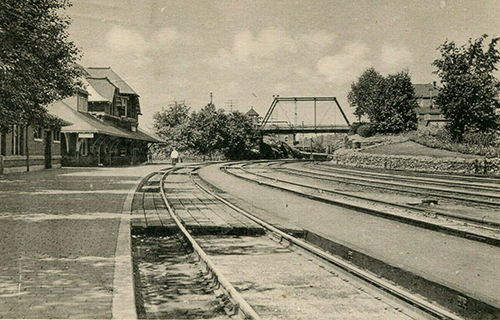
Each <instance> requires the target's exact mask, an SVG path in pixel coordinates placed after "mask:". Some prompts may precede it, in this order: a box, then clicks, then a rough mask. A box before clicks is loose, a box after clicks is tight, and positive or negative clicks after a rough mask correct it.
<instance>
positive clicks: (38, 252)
mask: <svg viewBox="0 0 500 320" xmlns="http://www.w3.org/2000/svg"><path fill="white" fill-rule="evenodd" d="M161 167H164V166H142V167H133V168H83V169H82V168H80V169H76V168H75V169H68V168H63V169H55V170H45V171H38V172H31V173H21V174H10V175H5V176H2V177H0V234H1V235H2V240H1V241H0V256H1V257H2V259H0V318H87V319H88V318H111V317H112V298H113V277H114V260H115V259H114V258H115V250H116V244H117V243H116V242H117V234H118V227H119V223H120V217H121V214H122V208H123V203H124V201H125V198H126V197H127V194H128V192H129V190H130V189H131V188H132V187H134V186H135V185H136V183H137V182H138V181H139V180H140V179H141V178H142V177H144V176H145V175H147V174H148V173H149V172H152V171H154V170H158V169H159V168H161Z"/></svg>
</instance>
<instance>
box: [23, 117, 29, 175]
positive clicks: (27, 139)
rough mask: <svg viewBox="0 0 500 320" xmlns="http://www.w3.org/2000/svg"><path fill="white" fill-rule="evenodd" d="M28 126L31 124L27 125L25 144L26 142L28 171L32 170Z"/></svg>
mask: <svg viewBox="0 0 500 320" xmlns="http://www.w3.org/2000/svg"><path fill="white" fill-rule="evenodd" d="M28 128H29V125H26V134H25V137H24V138H25V141H26V142H25V144H26V171H27V172H29V171H30V147H29V138H28Z"/></svg>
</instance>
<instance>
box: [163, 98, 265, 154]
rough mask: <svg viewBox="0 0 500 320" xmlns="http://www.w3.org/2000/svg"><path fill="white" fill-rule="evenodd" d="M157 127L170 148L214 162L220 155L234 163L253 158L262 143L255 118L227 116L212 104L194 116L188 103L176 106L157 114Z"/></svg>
mask: <svg viewBox="0 0 500 320" xmlns="http://www.w3.org/2000/svg"><path fill="white" fill-rule="evenodd" d="M154 128H155V131H156V133H157V134H159V135H160V136H161V137H163V138H164V139H165V140H166V141H168V142H169V146H168V148H170V147H172V146H175V147H176V148H178V149H179V150H182V151H191V152H193V153H196V154H199V155H201V156H203V158H205V157H207V156H208V158H210V159H211V158H212V156H213V155H214V154H216V153H217V154H222V155H224V156H225V157H226V158H227V159H231V160H238V159H248V158H251V157H252V156H253V154H252V149H254V148H258V145H259V141H260V139H259V137H258V134H257V132H256V130H255V128H254V126H253V122H252V119H251V118H249V117H248V116H246V115H244V114H242V113H241V112H238V111H236V112H231V113H228V114H227V113H225V112H224V111H223V110H221V109H217V108H216V107H215V105H214V104H211V103H209V104H207V105H206V106H204V107H203V108H202V109H201V110H199V111H194V112H191V113H190V108H189V107H188V106H187V105H185V104H184V103H174V104H172V105H170V106H169V108H167V109H166V110H162V111H161V112H157V113H156V114H155V115H154Z"/></svg>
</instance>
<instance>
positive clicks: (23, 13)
mask: <svg viewBox="0 0 500 320" xmlns="http://www.w3.org/2000/svg"><path fill="white" fill-rule="evenodd" d="M69 6H70V2H69V0H23V1H19V0H2V1H1V2H0V44H1V45H0V129H2V128H3V129H5V128H7V127H8V126H9V125H11V124H14V123H27V124H33V123H40V122H44V121H45V122H51V120H53V118H51V117H47V114H46V109H45V107H44V106H46V105H48V104H50V103H52V102H53V101H56V100H60V99H63V98H66V97H68V96H70V95H72V94H73V93H74V92H75V89H76V88H77V87H81V83H80V82H79V81H78V80H77V79H78V77H79V76H80V74H81V69H80V67H79V66H78V65H77V64H76V61H77V60H78V59H79V57H80V54H79V50H78V49H77V48H76V46H75V45H74V43H73V42H72V41H69V39H68V32H67V28H68V26H69V24H70V19H69V17H67V16H66V15H62V14H61V11H62V10H64V9H66V8H68V7H69Z"/></svg>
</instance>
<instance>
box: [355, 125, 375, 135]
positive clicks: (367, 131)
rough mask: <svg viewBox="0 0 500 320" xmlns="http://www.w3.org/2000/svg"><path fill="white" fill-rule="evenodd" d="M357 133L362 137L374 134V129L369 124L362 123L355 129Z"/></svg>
mask: <svg viewBox="0 0 500 320" xmlns="http://www.w3.org/2000/svg"><path fill="white" fill-rule="evenodd" d="M356 132H357V134H359V135H360V136H362V137H364V138H368V137H371V136H373V135H374V134H375V129H374V128H373V127H372V126H371V125H369V124H364V125H361V126H359V128H358V129H357V130H356Z"/></svg>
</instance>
